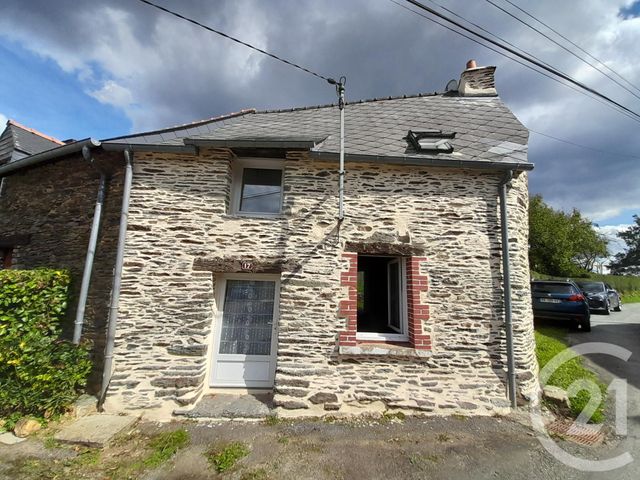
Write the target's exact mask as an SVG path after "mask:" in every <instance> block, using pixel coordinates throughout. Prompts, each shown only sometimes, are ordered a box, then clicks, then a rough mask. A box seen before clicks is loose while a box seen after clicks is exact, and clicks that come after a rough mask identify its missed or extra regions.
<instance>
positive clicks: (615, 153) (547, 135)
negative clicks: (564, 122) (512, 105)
mask: <svg viewBox="0 0 640 480" xmlns="http://www.w3.org/2000/svg"><path fill="white" fill-rule="evenodd" d="M528 130H529V131H530V132H531V133H535V134H536V135H540V136H542V137H547V138H549V139H551V140H555V141H556V142H562V143H566V144H568V145H573V146H574V147H579V148H584V149H585V150H591V151H593V152H599V153H604V154H606V155H612V156H615V157H628V158H637V159H640V156H638V155H629V154H627V153H619V152H607V151H606V150H600V149H598V148H593V147H588V146H586V145H582V144H580V143H576V142H572V141H570V140H565V139H563V138H558V137H554V136H553V135H549V134H548V133H542V132H537V131H535V130H531V129H530V128H529V129H528Z"/></svg>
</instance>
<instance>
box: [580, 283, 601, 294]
mask: <svg viewBox="0 0 640 480" xmlns="http://www.w3.org/2000/svg"><path fill="white" fill-rule="evenodd" d="M578 285H579V286H580V288H581V289H582V290H584V291H585V292H587V293H602V292H604V284H602V283H600V282H580V283H579V284H578Z"/></svg>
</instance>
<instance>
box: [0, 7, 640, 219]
mask: <svg viewBox="0 0 640 480" xmlns="http://www.w3.org/2000/svg"><path fill="white" fill-rule="evenodd" d="M399 1H400V2H401V3H402V2H404V0H399ZM424 1H425V3H426V4H428V5H429V6H431V7H435V8H437V4H436V3H435V2H431V1H429V0H424ZM436 1H437V3H438V4H440V5H444V6H445V7H447V8H449V9H450V10H452V11H454V12H456V13H458V14H460V15H463V16H464V17H465V18H467V19H469V20H471V21H473V22H475V23H477V24H479V25H481V26H483V27H484V28H486V29H488V30H489V31H491V32H493V33H495V34H497V35H499V36H501V37H502V38H504V39H506V40H508V41H510V42H512V43H514V44H515V45H518V46H521V47H522V48H524V49H526V50H527V51H529V52H530V53H532V54H534V55H536V56H538V57H540V58H541V59H543V60H544V61H546V62H548V63H550V64H552V65H554V66H555V67H557V68H559V69H562V70H563V71H565V72H567V73H569V74H570V75H572V76H574V77H575V78H577V79H579V80H580V81H583V82H584V83H587V84H588V85H589V86H592V87H594V88H596V89H598V90H600V91H602V92H604V93H605V94H607V95H609V96H611V97H612V98H614V99H615V100H617V101H618V102H620V103H623V104H624V105H626V106H628V107H629V108H631V109H633V110H635V111H637V112H640V98H638V97H635V96H633V95H632V94H631V93H629V92H627V91H625V90H623V89H622V88H620V87H619V86H618V85H615V84H614V83H613V82H611V81H610V80H609V79H608V78H606V77H605V76H603V75H602V74H600V73H598V72H597V71H595V70H594V69H592V68H591V67H589V66H587V65H585V64H584V63H582V62H580V61H579V60H578V59H576V58H575V57H572V56H571V55H569V54H568V53H567V52H566V51H564V50H563V49H562V48H560V47H558V46H556V45H554V44H552V43H551V42H549V41H548V40H546V39H545V38H543V37H542V36H540V35H539V34H537V33H535V32H533V31H531V30H529V29H527V28H526V27H525V26H524V25H522V24H521V23H518V22H517V21H515V20H514V19H512V18H510V17H508V16H507V15H505V14H504V13H503V12H501V11H500V10H498V9H496V8H495V7H494V6H492V5H491V4H489V3H488V2H487V1H485V0H474V1H469V0H436ZM493 1H494V2H495V3H497V4H499V5H501V6H503V7H504V8H507V9H509V10H511V11H513V12H514V13H518V12H517V11H516V10H514V8H513V7H512V6H510V5H508V3H506V2H505V0H493ZM157 2H158V3H160V4H162V5H164V6H167V7H170V8H172V9H175V10H177V11H179V12H181V13H183V14H185V15H187V16H190V17H193V18H196V19H198V20H199V21H200V22H202V23H205V24H208V25H210V26H212V27H214V28H218V29H220V30H223V31H225V32H228V33H230V34H233V35H235V36H237V37H239V38H242V39H243V40H245V41H247V42H250V43H254V44H256V45H258V46H260V47H262V48H265V49H267V50H270V51H272V52H274V53H276V54H279V55H281V56H283V57H286V58H288V59H290V60H292V61H294V62H298V63H300V64H302V65H304V66H307V67H309V68H311V69H312V70H314V71H317V72H319V73H321V74H323V75H325V76H340V75H346V77H347V96H348V98H350V99H360V98H371V97H380V96H388V95H401V94H405V93H406V94H410V93H417V92H433V91H436V90H437V91H442V90H443V88H444V86H445V84H446V82H447V81H448V80H450V79H452V78H457V77H458V76H459V74H460V72H461V70H462V69H463V68H464V65H465V62H466V61H467V60H468V59H470V58H475V59H477V60H478V63H479V64H481V65H497V66H498V70H497V86H498V92H499V94H500V96H501V97H502V98H503V100H504V101H505V102H506V103H507V105H509V106H510V108H511V109H512V110H513V111H514V112H515V114H516V115H517V116H518V117H519V118H520V119H521V121H522V122H523V123H524V124H525V125H526V126H527V127H528V128H530V129H531V130H534V131H536V132H541V133H545V134H548V135H552V136H554V137H558V138H562V139H565V140H567V141H570V142H574V143H578V144H581V145H584V146H587V147H590V148H592V149H595V150H589V149H585V148H578V147H575V146H572V145H569V144H566V143H561V142H558V141H555V140H552V139H549V138H547V137H544V136H541V135H538V134H536V133H532V134H531V139H530V159H531V160H532V161H533V162H534V163H535V164H536V169H535V170H534V172H533V174H532V175H531V190H532V192H533V193H542V195H543V196H544V198H545V200H546V201H547V202H548V203H550V204H551V205H553V206H554V207H557V208H563V209H570V208H572V207H577V208H578V209H580V210H581V211H582V212H583V213H584V214H586V215H587V216H589V217H590V218H591V219H592V220H594V221H596V222H598V223H599V224H601V225H606V226H608V227H609V230H611V231H613V230H612V229H613V227H616V226H619V225H626V224H629V223H631V215H632V214H634V213H640V135H639V134H638V132H639V131H640V124H639V123H638V122H636V121H634V120H631V119H629V118H627V117H625V116H623V115H621V114H619V113H617V112H615V111H613V110H611V109H609V108H607V107H606V106H604V105H602V104H601V103H598V102H596V101H594V100H591V99H589V98H587V97H585V96H583V95H580V94H578V93H576V92H574V91H572V90H570V89H568V88H566V87H563V86H561V85H559V84H558V83H555V82H553V81H551V80H549V79H548V78H545V77H543V76H540V75H538V74H536V73H534V72H532V71H530V70H528V69H526V68H525V67H523V66H521V65H518V64H516V63H514V62H513V61H511V60H509V59H506V58H504V57H502V56H499V55H498V54H496V53H494V52H492V51H490V50H487V49H486V48H484V47H482V46H479V45H477V44H475V43H473V42H471V41H469V40H467V39H465V38H462V37H460V36H458V35H456V34H455V33H452V32H450V31H448V30H445V29H444V28H442V27H440V26H438V25H435V24H434V23H431V22H429V21H427V20H425V19H424V18H421V17H420V16H418V15H415V14H414V13H411V12H408V11H407V10H405V9H402V8H400V7H399V6H398V5H395V4H394V3H392V2H391V1H389V0H351V1H349V2H346V1H343V0H270V1H266V0H263V1H258V0H235V1H232V0H227V1H225V0H183V1H178V0H157ZM512 2H513V3H516V4H518V5H520V6H522V7H523V8H525V9H527V10H528V11H529V12H530V13H531V14H533V15H534V16H535V17H537V18H539V19H540V20H542V21H544V22H546V23H548V24H549V25H551V26H552V27H554V28H556V29H557V30H558V31H560V32H561V33H563V34H564V35H565V36H567V37H568V38H570V39H571V40H573V41H574V42H576V43H577V44H578V45H580V46H581V47H583V48H584V49H586V50H587V51H589V52H590V53H592V54H593V55H595V56H596V57H597V58H598V59H600V60H603V61H605V62H606V63H607V65H608V66H610V67H612V68H613V69H614V70H616V72H618V73H620V74H621V75H622V76H623V77H625V78H626V79H627V80H629V81H631V82H632V83H633V84H634V85H637V86H640V59H639V58H638V55H637V51H638V48H637V46H638V44H640V0H562V1H557V0H537V1H535V2H525V1H524V0H512ZM520 15H522V14H521V13H520ZM529 21H531V20H530V19H529ZM538 27H539V28H541V29H544V27H542V26H541V25H538ZM0 39H1V40H2V41H1V42H0V68H1V71H2V76H1V78H0V85H1V88H0V92H2V93H1V94H0V120H4V119H5V118H13V119H16V120H17V121H19V122H22V123H24V124H26V125H28V126H31V127H33V128H36V129H38V130H41V131H43V132H45V133H48V134H51V135H54V136H56V137H58V138H61V139H68V138H84V137H88V136H92V137H96V138H107V137H110V136H115V135H120V134H126V133H130V132H132V131H140V130H147V129H153V128H160V127H165V126H169V125H175V124H179V123H184V122H189V121H193V120H196V119H202V118H208V117H212V116H217V115H220V114H223V113H227V112H233V111H238V110H241V109H243V108H251V107H255V108H258V109H262V108H280V107H288V106H301V105H313V104H322V103H329V102H333V101H334V100H335V92H334V90H333V89H332V88H331V87H330V86H328V85H327V84H325V83H323V82H322V81H320V80H318V79H317V78H314V77H312V76H310V75H307V74H305V73H303V72H300V71H298V70H295V69H292V68H290V67H288V66H285V65H282V64H280V63H278V62H275V61H273V60H272V59H269V58H267V57H264V56H262V55H260V54H259V53H256V52H254V51H251V50H249V49H247V48H245V47H242V46H240V45H237V44H235V43H233V42H231V41H229V40H227V39H224V38H221V37H218V36H216V35H214V34H212V33H209V32H207V31H205V30H202V29H199V28H197V27H195V26H193V25H191V24H189V23H186V22H184V21H181V20H179V19H177V18H175V17H172V16H169V15H167V14H166V13H162V12H160V11H158V10H155V9H153V8H151V7H149V6H147V5H144V4H142V3H140V2H139V1H137V0H110V1H108V0H103V1H92V0H83V1H82V2H78V1H76V0H2V2H1V4H0ZM629 88H631V87H629ZM631 90H633V88H631ZM635 93H636V94H637V95H639V96H640V91H637V90H636V91H635ZM347 115H348V113H347ZM347 124H348V116H347ZM347 133H348V132H347ZM596 150H600V151H596Z"/></svg>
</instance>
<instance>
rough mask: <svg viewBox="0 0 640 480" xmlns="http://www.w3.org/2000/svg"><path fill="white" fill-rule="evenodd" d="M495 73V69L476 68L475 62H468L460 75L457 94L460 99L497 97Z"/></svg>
mask: <svg viewBox="0 0 640 480" xmlns="http://www.w3.org/2000/svg"><path fill="white" fill-rule="evenodd" d="M495 71H496V67H478V66H477V65H476V61H475V60H469V61H468V62H467V68H466V70H465V71H464V72H462V74H461V75H460V83H459V84H458V94H459V95H460V96H462V97H495V96H496V95H498V92H497V91H496V82H495V75H494V74H495Z"/></svg>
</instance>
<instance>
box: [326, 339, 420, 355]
mask: <svg viewBox="0 0 640 480" xmlns="http://www.w3.org/2000/svg"><path fill="white" fill-rule="evenodd" d="M338 353H339V354H340V355H356V356H357V355H378V356H388V357H405V358H424V357H430V356H431V350H416V349H415V348H413V347H412V346H411V345H396V344H392V343H365V342H358V345H356V346H346V345H340V346H339V347H338Z"/></svg>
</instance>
